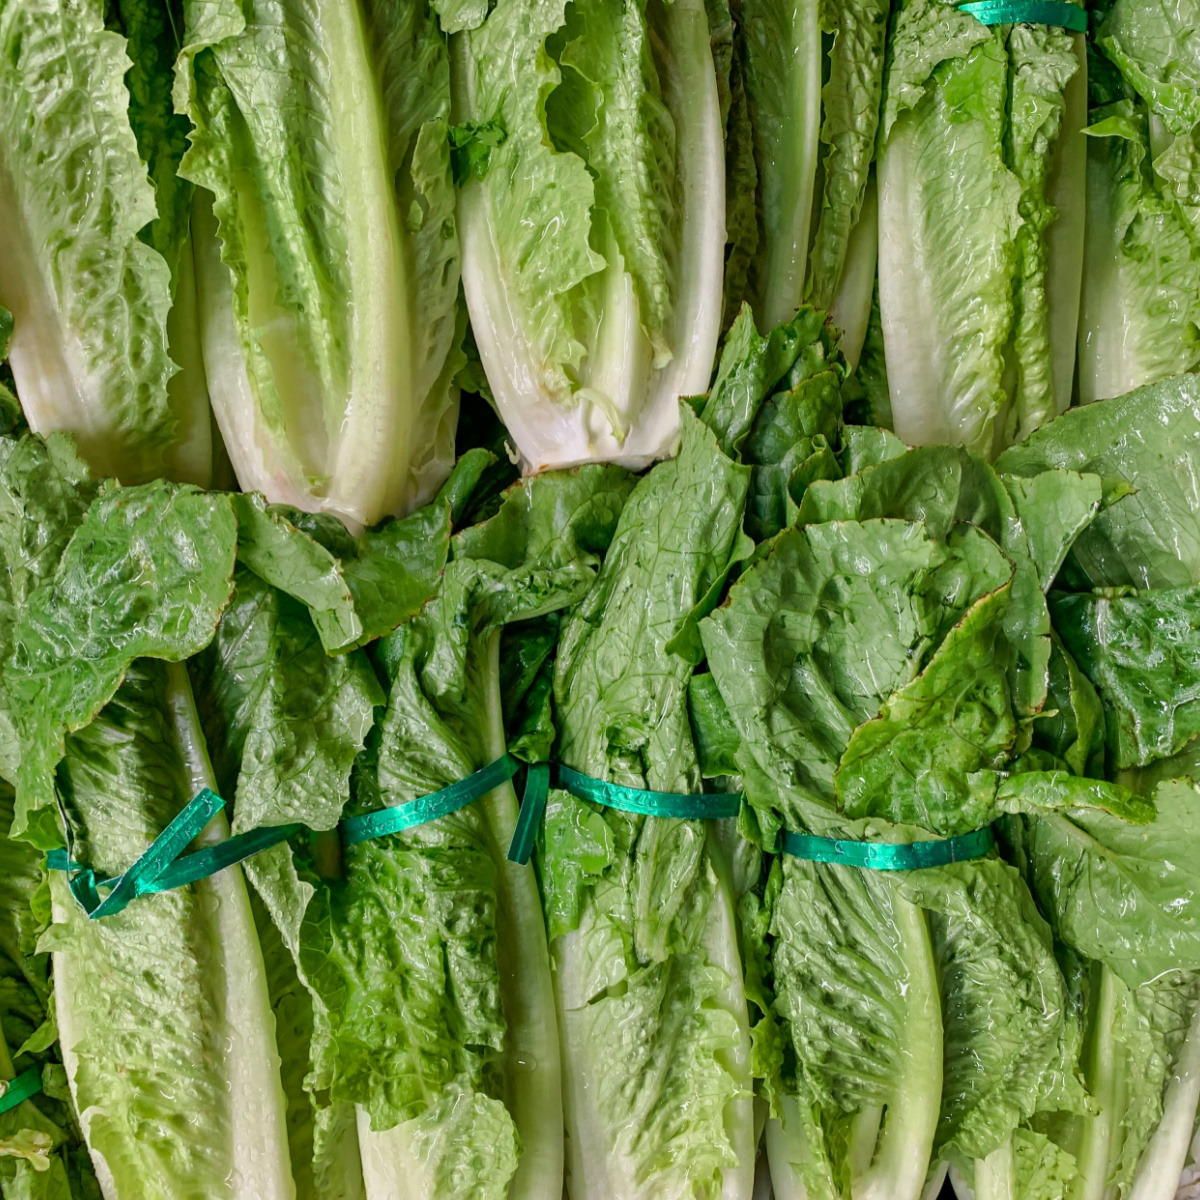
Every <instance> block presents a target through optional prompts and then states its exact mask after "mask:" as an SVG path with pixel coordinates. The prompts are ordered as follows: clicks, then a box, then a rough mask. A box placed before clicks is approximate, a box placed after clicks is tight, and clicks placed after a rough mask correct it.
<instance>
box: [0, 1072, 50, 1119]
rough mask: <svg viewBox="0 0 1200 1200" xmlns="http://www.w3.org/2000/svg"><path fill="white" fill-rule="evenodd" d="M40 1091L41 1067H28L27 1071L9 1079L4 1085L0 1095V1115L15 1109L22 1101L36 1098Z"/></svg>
mask: <svg viewBox="0 0 1200 1200" xmlns="http://www.w3.org/2000/svg"><path fill="white" fill-rule="evenodd" d="M41 1090H42V1069H41V1067H30V1068H29V1070H28V1071H22V1072H21V1073H20V1075H18V1076H17V1077H16V1079H10V1080H8V1081H7V1083H5V1084H4V1091H3V1092H2V1093H0V1113H6V1112H8V1110H9V1109H10V1108H16V1107H17V1105H18V1104H20V1103H21V1102H22V1101H23V1100H28V1099H29V1097H30V1096H36V1095H37V1094H38V1092H40V1091H41Z"/></svg>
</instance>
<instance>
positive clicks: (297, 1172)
mask: <svg viewBox="0 0 1200 1200" xmlns="http://www.w3.org/2000/svg"><path fill="white" fill-rule="evenodd" d="M250 906H251V908H252V909H253V911H254V924H255V927H256V928H257V930H258V936H259V943H260V945H261V946H262V954H263V964H264V966H265V968H266V975H267V986H268V988H269V990H270V997H271V1011H272V1013H273V1015H274V1017H275V1039H276V1042H277V1043H278V1045H279V1053H280V1057H281V1059H282V1064H281V1071H280V1076H281V1081H282V1083H283V1091H284V1097H285V1099H286V1103H287V1135H288V1148H289V1150H290V1152H291V1159H292V1175H293V1178H294V1179H295V1182H296V1196H297V1200H366V1189H365V1185H364V1183H363V1174H362V1163H361V1161H360V1157H359V1146H358V1128H357V1125H356V1123H355V1119H354V1109H353V1107H352V1106H351V1105H349V1104H345V1103H341V1104H329V1103H328V1102H327V1100H326V1101H323V1100H322V1098H320V1097H318V1096H316V1095H314V1094H313V1093H312V1092H311V1091H308V1090H306V1088H305V1079H306V1077H307V1074H308V1069H309V1064H310V1056H311V1053H312V1041H313V1036H314V1033H315V1030H316V1026H315V1022H314V1019H313V1001H312V997H311V996H310V995H309V993H308V989H307V988H306V987H305V986H304V984H303V983H302V982H301V980H300V976H299V974H298V973H297V971H296V964H295V961H294V960H293V958H292V955H291V952H290V951H289V950H288V947H287V945H286V944H285V943H284V940H283V937H282V935H281V934H280V931H279V928H278V926H277V925H276V924H275V923H274V922H273V921H272V920H271V918H270V915H269V914H268V912H267V910H266V908H265V906H264V905H263V903H262V901H261V900H260V899H259V897H258V894H257V893H256V892H255V891H254V890H253V889H250Z"/></svg>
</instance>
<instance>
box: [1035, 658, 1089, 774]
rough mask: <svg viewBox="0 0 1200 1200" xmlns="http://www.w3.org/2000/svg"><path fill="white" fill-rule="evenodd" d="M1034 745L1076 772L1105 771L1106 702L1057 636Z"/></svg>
mask: <svg viewBox="0 0 1200 1200" xmlns="http://www.w3.org/2000/svg"><path fill="white" fill-rule="evenodd" d="M1033 745H1034V746H1035V747H1037V748H1039V749H1042V750H1046V751H1049V752H1050V753H1051V754H1053V755H1055V757H1057V758H1058V759H1060V760H1061V761H1062V762H1064V763H1066V765H1067V766H1068V767H1069V768H1070V770H1071V771H1073V772H1074V773H1075V774H1076V775H1088V776H1091V777H1093V778H1097V777H1099V776H1102V775H1103V774H1104V706H1103V705H1102V704H1101V703H1100V697H1099V696H1098V695H1096V689H1095V688H1094V687H1093V686H1092V684H1091V681H1090V680H1089V679H1088V677H1087V676H1086V675H1084V673H1083V672H1082V671H1080V669H1079V667H1078V666H1077V665H1076V663H1075V660H1074V659H1073V658H1072V657H1071V656H1070V654H1068V653H1067V651H1066V650H1064V649H1063V644H1062V642H1061V641H1059V639H1058V638H1057V637H1053V638H1052V639H1051V650H1050V665H1049V668H1048V686H1047V693H1046V708H1045V710H1044V712H1043V713H1042V715H1041V716H1039V717H1038V718H1037V720H1036V721H1035V722H1034V727H1033Z"/></svg>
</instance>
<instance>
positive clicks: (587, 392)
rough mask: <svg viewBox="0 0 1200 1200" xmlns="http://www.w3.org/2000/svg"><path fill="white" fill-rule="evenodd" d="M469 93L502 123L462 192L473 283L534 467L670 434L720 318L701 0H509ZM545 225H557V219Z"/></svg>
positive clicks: (475, 56) (462, 66)
mask: <svg viewBox="0 0 1200 1200" xmlns="http://www.w3.org/2000/svg"><path fill="white" fill-rule="evenodd" d="M455 53H456V59H455V68H456V77H455V87H456V102H457V103H458V104H459V106H460V108H461V112H462V116H463V117H465V118H466V119H468V120H471V121H474V122H476V123H482V122H486V121H492V120H495V121H498V122H499V124H500V125H501V126H502V127H503V129H504V131H505V135H506V136H505V138H504V140H503V142H502V143H500V144H499V145H498V146H496V147H495V148H494V149H493V151H492V154H491V156H490V160H489V168H488V170H487V172H486V174H485V176H484V177H483V178H482V179H479V180H473V181H471V182H469V183H468V184H467V185H466V186H465V187H464V189H463V191H462V194H461V197H460V219H461V222H462V227H463V239H464V278H463V282H464V290H465V292H466V298H467V304H468V307H469V308H470V311H471V314H472V326H473V330H474V335H475V340H476V343H477V345H478V347H479V353H480V357H481V360H482V362H483V365H484V368H485V369H486V371H487V377H488V381H489V383H490V385H491V390H492V392H493V394H494V395H495V397H496V402H497V405H498V408H499V411H500V413H501V416H502V417H503V419H504V421H505V423H506V425H507V426H508V429H509V430H510V431H511V433H512V436H513V439H514V441H515V443H516V447H517V449H518V450H519V451H520V453H521V456H522V458H523V460H524V462H525V463H526V464H527V466H528V467H529V469H531V470H539V469H542V468H544V467H554V466H567V465H571V464H574V463H579V462H588V461H597V460H601V461H616V462H620V463H623V464H625V465H627V466H631V467H641V466H645V465H647V464H648V463H650V462H652V461H653V460H654V459H655V458H659V457H662V456H663V455H664V454H667V453H670V452H672V450H673V448H674V445H675V442H676V439H677V436H678V422H677V416H678V413H677V400H678V398H679V397H680V396H681V395H684V396H686V395H692V394H698V393H700V392H702V391H703V390H704V389H705V387H706V386H707V384H708V381H709V373H710V371H711V369H712V360H713V355H714V352H715V349H716V342H717V335H718V332H719V328H720V320H721V309H722V297H721V274H722V264H723V250H724V241H725V236H724V230H723V224H724V215H725V191H724V167H723V163H724V146H723V144H722V136H721V135H722V130H723V124H722V112H721V98H720V95H719V87H718V79H717V74H716V71H715V69H714V64H713V51H712V45H711V32H710V27H709V21H708V15H707V13H706V10H705V5H704V3H703V2H702V0H683V3H678V4H671V5H661V6H660V5H647V4H646V3H645V2H644V0H629V2H628V3H621V4H609V3H605V2H603V0H586V2H579V3H575V4H572V5H570V6H568V5H566V3H565V2H564V0H536V2H534V3H525V2H523V0H501V2H500V3H498V4H496V5H494V6H493V7H492V8H491V10H490V12H489V13H488V14H487V18H486V20H484V21H483V22H482V24H480V25H479V26H478V27H477V28H473V29H472V30H471V31H470V33H464V34H463V35H461V37H460V39H459V41H458V43H457V45H456V51H455ZM548 231H549V236H547V234H548Z"/></svg>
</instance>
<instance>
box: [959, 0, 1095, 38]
mask: <svg viewBox="0 0 1200 1200" xmlns="http://www.w3.org/2000/svg"><path fill="white" fill-rule="evenodd" d="M958 7H959V9H961V10H962V11H963V12H968V13H970V14H971V16H973V17H974V18H975V19H976V20H978V21H982V22H983V23H984V24H985V25H1058V26H1060V27H1061V28H1063V29H1069V30H1071V32H1072V33H1086V32H1087V11H1086V9H1083V8H1081V7H1080V6H1079V5H1078V4H1067V3H1066V2H1065V0H972V3H970V4H960V5H958Z"/></svg>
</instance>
